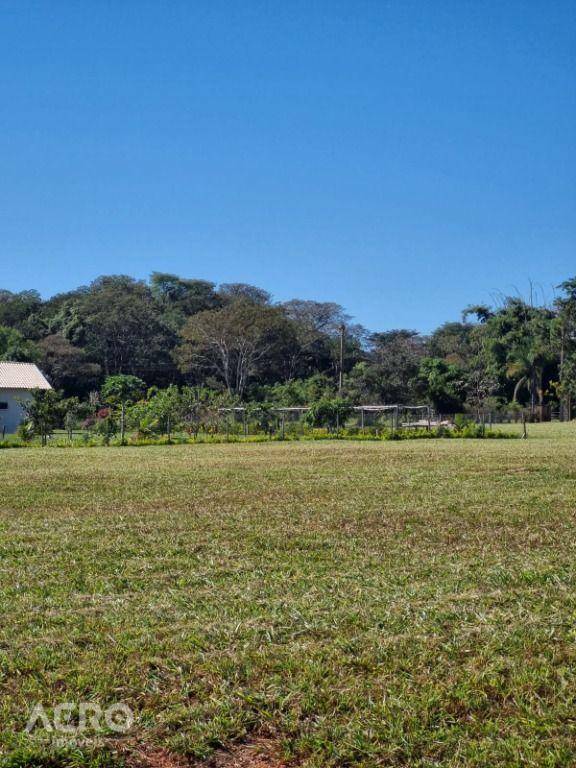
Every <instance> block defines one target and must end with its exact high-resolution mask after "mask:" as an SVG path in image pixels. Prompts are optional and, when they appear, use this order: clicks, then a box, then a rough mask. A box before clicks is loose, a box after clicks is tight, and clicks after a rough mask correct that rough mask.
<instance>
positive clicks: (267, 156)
mask: <svg viewBox="0 0 576 768" xmlns="http://www.w3.org/2000/svg"><path fill="white" fill-rule="evenodd" d="M0 120H1V123H0V286H1V287H5V288H9V289H11V290H20V289H23V288H28V287H36V288H37V289H38V290H40V291H41V293H42V294H43V295H50V294H52V293H55V292H58V291H63V290H67V289H70V288H73V287H75V286H77V285H79V284H85V283H87V282H89V281H90V280H91V279H93V278H94V277H96V276H98V275H100V274H104V273H127V274H132V275H134V276H137V277H147V276H148V275H149V274H150V272H151V271H153V270H157V271H171V272H176V273H179V274H182V275H184V276H187V277H201V278H206V279H211V280H214V281H216V282H231V281H242V282H251V283H254V284H257V285H260V286H262V287H264V288H266V289H268V290H270V291H271V292H272V293H273V294H274V296H275V297H276V298H277V299H289V298H292V297H294V296H298V297H306V298H316V299H320V300H335V301H338V302H340V303H342V304H343V305H344V306H346V307H347V309H348V310H349V312H350V313H351V314H353V315H354V316H355V318H356V319H357V321H358V322H361V323H363V324H365V325H366V326H368V327H369V328H371V329H374V330H376V329H379V330H383V329H386V328H394V327H414V328H417V329H419V330H423V331H426V330H429V329H431V328H432V327H434V326H435V325H437V324H439V323H441V322H442V321H444V320H448V319H457V318H458V317H459V313H460V310H461V309H462V308H463V307H464V306H465V305H467V304H469V303H471V302H477V301H489V300H490V298H491V297H492V296H494V295H496V294H497V292H498V291H503V292H515V291H516V289H518V290H520V291H521V292H523V293H527V291H528V280H529V279H532V280H533V281H534V284H535V285H536V286H537V288H539V289H540V290H541V291H542V292H543V293H545V294H546V296H547V297H548V298H551V297H552V295H553V292H552V286H553V285H555V284H557V283H558V282H559V281H561V280H562V279H564V278H566V277H568V276H571V275H574V274H576V141H575V139H576V3H575V2H574V0H567V1H564V0H553V2H550V0H546V1H544V0H506V2H503V1H502V0H485V1H484V2H478V1H477V0H470V1H469V0H421V1H419V2H416V1H415V0H390V2H387V1H386V0H380V2H369V1H368V0H346V1H344V0H331V2H320V1H319V0H316V1H314V0H307V1H306V2H300V1H299V0H290V2H284V1H281V0H278V1H277V2H255V1H254V0H242V2H240V1H239V2H235V1H234V0H227V1H226V2H219V0H207V1H206V2H194V0H185V1H184V2H180V0H169V1H168V0H154V2H147V1H146V0H137V1H135V2H131V0H122V1H121V2H118V0H108V1H106V0H98V1H97V2H94V0H73V1H72V0H71V1H69V2H67V1H66V0H42V1H40V0H37V1H36V2H30V1H29V0H3V2H1V3H0Z"/></svg>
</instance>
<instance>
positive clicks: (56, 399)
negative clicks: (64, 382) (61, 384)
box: [20, 389, 62, 446]
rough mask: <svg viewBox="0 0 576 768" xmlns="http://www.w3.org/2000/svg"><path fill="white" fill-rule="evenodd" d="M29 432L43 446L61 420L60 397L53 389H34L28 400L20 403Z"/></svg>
mask: <svg viewBox="0 0 576 768" xmlns="http://www.w3.org/2000/svg"><path fill="white" fill-rule="evenodd" d="M20 404H21V406H22V410H23V411H24V413H25V415H26V420H27V421H28V424H29V427H30V432H31V433H32V434H34V435H38V436H39V437H40V440H41V443H42V445H43V446H45V445H46V443H47V441H48V437H49V436H50V435H51V434H52V432H53V431H54V430H55V429H56V427H57V426H58V424H59V422H60V419H61V418H62V411H61V397H60V395H59V394H58V392H56V390H54V389H34V390H32V392H31V393H30V398H29V399H23V400H21V402H20Z"/></svg>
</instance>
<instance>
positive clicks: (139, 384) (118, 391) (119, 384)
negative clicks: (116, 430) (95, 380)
mask: <svg viewBox="0 0 576 768" xmlns="http://www.w3.org/2000/svg"><path fill="white" fill-rule="evenodd" d="M145 387H146V385H145V384H144V382H143V381H142V379H139V378H138V377H137V376H129V375H126V374H117V375H116V376H109V377H108V378H107V379H106V381H105V382H104V385H103V387H102V397H103V398H104V399H105V400H106V402H108V403H110V405H115V406H117V407H119V408H120V440H121V441H122V443H123V442H124V440H125V436H126V408H127V406H128V405H130V404H131V403H134V402H135V400H137V399H138V398H139V397H140V396H141V395H142V394H143V392H144V389H145Z"/></svg>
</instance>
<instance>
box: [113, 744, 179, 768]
mask: <svg viewBox="0 0 576 768" xmlns="http://www.w3.org/2000/svg"><path fill="white" fill-rule="evenodd" d="M126 765H127V766H128V768H190V762H189V761H188V760H186V758H185V757H183V756H182V755H175V754H173V753H171V752H168V750H166V749H159V748H157V747H154V748H152V747H150V748H147V747H143V746H142V747H139V748H138V749H135V750H133V751H131V752H130V754H129V755H128V756H127V757H126Z"/></svg>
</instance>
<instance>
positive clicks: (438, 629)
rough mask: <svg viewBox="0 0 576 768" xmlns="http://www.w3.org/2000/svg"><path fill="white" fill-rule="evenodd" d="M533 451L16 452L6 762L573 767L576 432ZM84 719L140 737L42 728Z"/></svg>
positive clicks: (543, 441) (9, 474) (10, 502)
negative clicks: (92, 706) (70, 734)
mask: <svg viewBox="0 0 576 768" xmlns="http://www.w3.org/2000/svg"><path fill="white" fill-rule="evenodd" d="M529 435H530V437H529V439H528V440H527V441H521V440H502V441H499V440H485V441H476V440H454V441H452V440H434V441H433V440H426V441H409V442H400V443H394V442H386V443H351V442H345V441H342V442H330V443H289V444H283V443H271V444H246V445H201V446H167V447H148V448H108V449H100V448H92V449H69V450H64V449H63V450H58V449H48V450H40V449H35V450H34V449H32V450H29V449H23V450H18V451H2V452H0V463H1V468H2V489H1V496H0V606H1V610H2V622H1V626H0V742H1V750H2V752H1V754H2V757H1V761H2V765H3V766H12V767H13V766H24V765H34V766H40V765H42V766H59V765H74V766H77V765H93V766H96V765H109V764H121V763H122V762H123V761H126V762H127V763H128V764H129V765H150V766H155V765H161V766H163V767H165V766H168V765H180V764H185V760H184V757H185V758H186V760H190V761H196V760H198V761H199V765H209V764H210V762H209V761H210V760H212V761H213V763H212V764H214V765H216V764H217V765H220V766H225V765H238V766H240V765H242V766H251V765H253V766H256V765H258V766H266V765H269V766H274V768H276V766H281V765H292V764H294V765H297V766H308V767H310V766H315V767H316V768H320V766H322V767H326V766H364V768H367V767H368V766H422V767H424V766H538V767H539V768H540V767H542V766H544V767H545V768H549V767H551V766H570V765H573V764H574V763H575V761H576V707H575V703H576V701H575V700H576V589H575V587H576V516H575V512H576V461H575V459H576V426H574V425H557V426H542V427H539V426H529ZM87 700H91V701H93V702H97V703H99V704H100V705H101V706H106V705H108V704H110V703H114V702H125V703H126V704H127V705H129V706H130V707H131V708H132V710H133V711H134V714H135V722H134V725H133V727H132V728H131V730H130V731H129V732H128V733H127V734H126V735H124V736H120V735H118V734H115V733H114V732H112V731H110V730H109V731H104V732H103V733H94V734H93V733H89V734H88V738H86V739H84V740H80V741H79V742H74V741H71V742H70V743H69V744H67V743H65V742H62V741H58V740H57V739H55V734H54V733H46V732H42V731H41V730H38V729H37V730H36V731H34V732H33V734H32V735H30V736H29V735H28V734H27V733H26V732H25V731H24V728H25V725H26V722H27V720H28V716H29V714H30V710H31V709H32V706H33V705H34V704H35V703H37V702H40V703H42V704H43V705H44V706H45V708H46V710H47V711H50V710H51V707H53V706H54V705H56V704H58V703H61V702H83V701H87ZM238 744H244V745H245V747H242V748H238V747H236V748H234V745H238ZM253 745H257V748H256V746H254V748H253V749H252V751H250V749H251V748H252V746H253ZM223 747H224V748H225V749H222V748H223ZM230 749H231V751H227V750H230ZM258 752H261V753H262V755H261V756H260V757H256V754H257V753H258ZM211 756H212V757H211ZM204 761H206V762H204Z"/></svg>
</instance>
